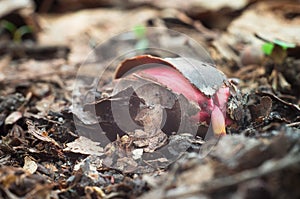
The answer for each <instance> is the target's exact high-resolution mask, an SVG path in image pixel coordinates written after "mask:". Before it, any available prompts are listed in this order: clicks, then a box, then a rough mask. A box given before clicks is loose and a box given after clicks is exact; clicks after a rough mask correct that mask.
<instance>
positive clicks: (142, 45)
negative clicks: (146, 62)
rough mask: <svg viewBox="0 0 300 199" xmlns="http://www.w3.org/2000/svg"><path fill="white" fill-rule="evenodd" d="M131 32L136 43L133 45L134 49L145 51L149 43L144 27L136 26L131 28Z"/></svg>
mask: <svg viewBox="0 0 300 199" xmlns="http://www.w3.org/2000/svg"><path fill="white" fill-rule="evenodd" d="M133 32H134V34H135V37H136V38H137V40H138V42H137V43H136V44H135V49H146V48H148V46H149V41H148V39H147V38H146V32H147V30H146V27H145V26H143V25H137V26H135V27H134V28H133Z"/></svg>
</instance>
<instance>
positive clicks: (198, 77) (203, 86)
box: [114, 55, 227, 97]
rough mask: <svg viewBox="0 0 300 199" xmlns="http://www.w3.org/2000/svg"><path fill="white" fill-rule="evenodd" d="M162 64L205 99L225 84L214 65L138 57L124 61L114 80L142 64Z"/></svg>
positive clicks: (189, 60) (146, 56)
mask: <svg viewBox="0 0 300 199" xmlns="http://www.w3.org/2000/svg"><path fill="white" fill-rule="evenodd" d="M153 63H154V64H155V63H157V64H163V65H166V66H170V67H173V68H175V69H176V70H177V71H179V72H180V73H181V74H182V75H183V76H184V77H185V78H186V79H187V80H188V81H189V82H190V83H191V84H192V85H194V86H195V87H196V88H197V89H198V90H199V91H200V92H201V93H203V94H204V95H206V96H207V97H211V96H213V95H214V94H215V93H216V92H217V91H218V90H219V88H220V87H221V86H222V85H224V83H225V82H227V78H226V76H225V74H224V73H223V72H221V71H220V70H218V69H217V68H216V67H215V66H214V65H212V64H209V63H205V62H201V61H199V60H195V59H192V58H165V59H162V58H159V57H154V56H151V55H140V56H136V57H133V58H129V59H126V60H124V61H123V62H122V63H120V65H119V66H118V67H117V69H116V71H115V76H114V78H115V79H118V78H121V77H122V76H123V75H125V74H126V73H127V72H128V71H129V70H132V69H134V67H137V66H141V65H143V64H153ZM133 72H134V70H133Z"/></svg>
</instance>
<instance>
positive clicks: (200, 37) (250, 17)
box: [0, 0, 300, 198]
mask: <svg viewBox="0 0 300 199" xmlns="http://www.w3.org/2000/svg"><path fill="white" fill-rule="evenodd" d="M5 2H6V3H7V2H8V1H5ZM24 2H25V1H24ZM138 3H139V2H138ZM138 3H137V1H135V2H132V1H129V3H128V5H134V6H132V7H130V6H129V7H127V8H126V9H124V10H122V12H123V13H120V12H119V11H118V9H115V7H114V5H113V7H111V8H97V9H96V10H97V17H96V14H95V13H96V12H95V11H90V12H89V10H86V11H85V12H78V13H79V15H85V14H86V13H88V15H90V16H94V19H95V20H94V21H97V20H99V19H100V20H99V21H98V22H99V24H100V25H99V24H98V25H97V26H95V24H92V25H90V26H91V27H92V26H93V27H95V28H91V27H89V25H86V26H82V27H81V28H80V30H79V31H73V32H72V31H70V32H72V34H71V33H70V32H69V33H70V34H69V33H68V34H66V35H63V37H62V38H63V40H64V41H63V49H67V48H70V49H71V50H73V52H75V53H72V54H71V55H69V54H68V51H62V54H60V55H59V56H56V54H55V53H54V54H52V53H50V55H49V56H47V55H45V54H43V53H45V51H44V50H45V48H40V47H39V45H42V44H43V42H45V44H46V45H49V43H47V42H46V41H47V39H43V38H48V39H49V40H48V41H52V43H53V44H55V41H57V39H58V38H56V37H55V36H53V35H56V34H54V33H53V32H49V31H45V32H44V33H43V32H38V30H37V29H36V30H34V31H36V32H34V34H36V35H38V36H39V38H41V39H40V40H39V41H38V42H37V43H36V44H35V46H34V47H33V48H32V49H33V51H34V52H35V53H37V54H34V56H28V54H26V53H25V54H23V55H22V54H18V56H15V54H14V53H11V52H5V51H4V53H5V54H7V56H10V59H7V56H6V57H2V56H1V60H2V61H3V60H4V61H3V62H2V61H1V67H0V87H1V90H0V93H1V96H0V133H1V136H2V137H1V142H0V155H1V156H0V163H1V167H0V195H1V197H2V198H71V197H74V198H193V197H197V198H224V197H227V198H257V197H258V196H259V197H262V198H299V196H300V192H299V191H298V190H299V189H298V187H297V184H299V177H298V176H299V164H300V158H299V154H300V153H299V146H300V143H299V136H300V132H299V127H300V121H299V119H300V112H299V90H298V89H297V88H298V86H299V81H298V80H299V78H298V76H297V74H298V72H297V71H298V69H299V67H298V66H299V64H298V62H299V56H298V55H297V52H298V50H299V41H298V40H297V37H296V32H297V31H296V30H297V24H298V20H299V17H298V15H297V12H298V10H299V6H298V5H296V3H295V2H284V1H278V2H266V1H259V2H251V3H250V2H249V1H243V4H239V5H236V4H235V5H232V2H231V3H228V2H226V1H220V4H211V5H210V6H208V5H205V4H206V3H203V2H202V3H201V1H197V0H196V1H193V3H191V4H189V5H186V4H184V3H182V2H178V4H174V3H170V2H169V3H170V4H173V5H174V6H173V9H174V10H175V11H176V12H170V10H168V9H166V8H167V7H166V6H165V4H164V3H159V2H156V1H153V2H148V3H147V5H150V4H151V5H152V7H151V6H150V8H149V7H144V8H143V7H138V6H137V5H139V4H138ZM249 3H250V4H249ZM62 5H63V4H57V5H56V7H55V6H54V5H52V6H53V7H51V4H48V6H50V8H53V9H54V10H55V9H58V8H59V6H62ZM84 5H85V4H84V3H82V4H81V6H84ZM191 5H197V6H191ZM220 5H221V6H220ZM222 5H223V6H224V5H225V7H227V8H230V9H227V10H226V9H225V10H224V7H222ZM135 6H137V7H138V8H136V7H135ZM44 8H45V7H44ZM73 8H74V7H73ZM157 8H159V9H157ZM195 8H201V9H195ZM279 8H280V9H279ZM31 9H32V8H31ZM135 9H137V12H136V14H128V13H130V12H132V11H134V10H135ZM21 10H22V9H21ZM143 10H144V11H145V12H144V14H141V13H143ZM220 10H223V13H222V12H218V11H220ZM12 12H16V13H17V14H18V16H21V17H23V18H26V20H25V21H26V22H25V21H22V23H25V24H22V25H26V24H27V23H28V18H27V17H26V16H24V15H22V14H20V9H19V8H18V9H17V10H15V11H12ZM31 12H34V11H33V10H31ZM108 12H114V14H113V16H114V17H115V18H124V19H126V21H131V22H139V23H143V24H144V25H145V26H147V25H151V23H152V22H153V23H152V25H153V24H154V25H157V24H158V26H160V27H168V28H174V29H177V30H183V31H186V33H187V34H191V35H196V37H195V38H196V39H197V41H198V42H200V43H205V45H206V46H207V48H208V50H209V52H210V53H211V55H212V57H213V59H214V61H215V62H216V67H217V68H218V69H221V70H222V71H223V72H224V73H225V74H226V75H227V76H228V77H229V78H230V79H229V81H230V83H234V82H235V83H236V87H237V88H238V89H236V90H235V86H233V88H231V89H232V91H231V92H232V98H231V99H230V102H229V103H228V104H227V105H228V109H229V113H228V114H229V115H230V117H231V118H234V119H235V121H236V123H234V124H232V125H231V126H228V127H227V129H226V130H227V134H228V135H226V136H223V137H221V138H219V139H218V138H212V139H210V140H204V139H203V137H202V138H201V134H199V136H195V134H193V133H191V132H195V131H194V129H193V128H194V127H193V125H189V123H188V122H184V123H185V124H187V125H186V126H184V127H182V128H183V131H182V132H181V133H179V134H172V132H173V131H174V129H175V130H176V129H177V128H178V126H176V125H174V124H176V123H177V121H178V119H182V118H177V117H176V116H178V114H180V113H179V109H178V104H179V102H180V105H184V106H185V107H186V108H185V110H188V112H187V114H186V115H185V116H184V117H183V119H185V120H186V121H187V120H188V119H187V118H189V117H190V116H191V115H193V113H195V112H197V111H198V109H197V106H195V104H194V103H192V102H190V101H189V100H188V99H186V98H185V97H184V96H182V95H178V94H175V93H173V92H172V91H170V90H166V89H165V88H164V87H163V86H162V85H160V84H156V83H155V81H152V82H151V84H149V85H146V86H145V87H144V88H143V89H147V90H148V89H149V88H151V89H149V90H151V91H153V92H160V95H162V96H167V97H163V98H162V99H161V100H160V101H157V102H156V103H155V104H154V105H152V106H147V105H149V104H147V103H148V102H149V101H153V100H155V99H153V98H151V96H152V94H151V93H148V94H147V93H143V89H140V90H138V89H136V88H135V87H134V82H139V83H140V82H145V81H146V80H145V77H135V78H126V79H123V80H122V81H127V83H126V84H120V85H123V86H124V85H130V84H132V85H133V87H130V86H125V87H119V88H118V89H119V90H118V91H115V93H110V92H109V91H107V90H105V89H104V87H102V88H101V89H102V93H101V92H100V93H99V96H101V97H100V98H98V99H97V100H96V101H94V102H91V101H90V102H89V103H87V104H86V105H85V110H74V109H72V106H71V105H72V100H71V98H72V97H70V96H71V92H72V87H71V85H72V83H73V82H74V77H75V73H74V71H75V69H76V68H77V66H76V64H78V62H77V63H76V60H77V61H78V60H82V59H81V58H82V56H81V55H82V54H85V53H82V52H86V53H88V51H89V50H90V49H89V46H88V45H87V43H89V42H90V43H91V42H92V41H93V40H95V39H96V40H97V37H95V35H97V34H98V33H99V32H101V34H103V35H106V38H107V37H108V35H110V34H108V33H116V32H115V31H116V30H117V29H118V28H119V27H121V26H122V24H125V23H126V24H128V28H129V26H132V25H137V24H131V23H129V22H128V23H127V22H124V21H123V20H121V19H120V20H119V19H111V20H113V21H115V22H116V24H120V26H118V25H115V26H116V27H111V29H110V28H109V27H110V26H109V25H108V24H106V22H105V20H104V19H107V18H105V17H104V15H107V13H108ZM99 13H103V16H102V14H99ZM174 13H175V14H174ZM180 13H181V14H180ZM98 14H99V15H98ZM39 15H40V14H39V13H37V15H36V17H37V18H39ZM141 15H142V19H141ZM220 15H221V16H224V17H225V18H224V19H226V21H222V20H220V19H221V18H218V17H217V16H220ZM3 16H4V15H3V14H2V13H0V17H1V18H2V17H3ZM63 16H66V18H63ZM99 16H101V17H102V18H101V17H99ZM120 16H123V17H120ZM124 16H126V17H124ZM166 16H167V17H166ZM5 17H6V18H7V16H4V18H5ZM8 17H11V16H8ZM48 17H49V16H48V15H47V13H46V14H43V16H42V19H43V20H46V21H47V20H50V17H49V19H48ZM98 17H99V18H98ZM106 17H107V16H106ZM29 18H31V17H29ZM54 18H56V19H53V24H54V25H53V28H59V27H60V26H55V24H56V25H57V24H60V23H61V24H63V23H65V21H67V23H69V24H76V23H73V20H75V17H74V14H73V13H63V14H61V16H56V17H54ZM112 18H113V17H112ZM128 18H132V20H128ZM39 19H40V18H39ZM101 19H103V20H102V22H101ZM136 19H140V20H136ZM217 19H218V21H217ZM30 20H32V18H31V19H30ZM30 20H29V21H30ZM43 20H42V22H40V23H41V24H42V26H45V24H46V23H45V21H43ZM60 20H61V21H60ZM257 21H259V23H257ZM158 22H159V23H158ZM173 22H176V23H173ZM212 22H215V26H214V27H213V26H212V25H211V24H212ZM216 22H218V23H216ZM250 22H251V23H250ZM156 23H157V24H156ZM89 24H90V23H89ZM224 24H227V25H228V27H225V26H224ZM48 25H49V24H48ZM51 27H52V26H50V28H51ZM212 27H213V29H211V28H212ZM224 27H225V28H224ZM73 29H76V28H74V27H73ZM82 30H84V31H82ZM57 32H58V31H57ZM236 35H239V36H236ZM257 35H258V36H259V37H261V38H263V39H265V40H267V41H271V42H274V41H278V40H280V41H283V42H286V43H291V44H293V46H295V48H291V49H289V48H288V49H286V50H284V49H281V48H279V49H277V50H276V51H274V54H273V55H272V54H270V55H264V54H261V53H259V54H255V53H257V52H260V47H261V45H262V44H263V43H264V42H265V41H264V40H262V39H260V38H258V37H257ZM24 36H25V35H24ZM28 36H29V37H27V38H29V39H30V38H34V37H35V36H34V37H32V36H33V35H31V36H30V35H28ZM51 37H52V39H51ZM79 38H80V39H79ZM155 38H164V39H165V40H166V41H168V43H170V44H171V43H172V39H171V40H170V39H169V40H167V39H166V38H167V37H155ZM24 39H25V40H26V37H24ZM70 39H71V40H74V41H75V42H74V43H72V44H70V42H69V41H70ZM164 39H157V42H158V43H160V42H162V40H164ZM2 40H5V42H6V43H7V42H14V41H12V39H11V37H10V35H8V34H7V33H6V32H5V34H4V35H2V33H1V41H2ZM39 42H40V43H39ZM174 43H175V44H174ZM179 43H180V42H178V44H176V42H173V43H172V45H174V46H176V45H177V47H178V48H180V47H182V46H183V44H182V43H180V44H179ZM82 44H85V45H82ZM162 45H166V44H165V43H164V44H162ZM56 46H61V43H59V42H58V43H57V45H56ZM65 47H66V48H65ZM14 48H15V47H14ZM27 48H28V49H30V47H28V46H26V47H23V50H24V49H25V51H26V49H27ZM174 48H175V47H174ZM6 49H7V48H6ZM15 49H17V48H15ZM21 49H22V48H21ZM53 49H54V51H53V52H59V49H60V48H53ZM39 53H42V54H43V55H45V56H43V58H45V59H46V61H41V60H39V61H38V60H33V59H36V58H37V55H39ZM76 53H77V54H76ZM53 55H54V56H53ZM76 55H78V57H77V58H76ZM274 55H278V56H280V60H277V59H276V58H274ZM67 56H69V57H70V58H71V61H70V62H68V61H67V60H65V58H66V57H67ZM278 56H276V57H278ZM20 58H21V59H20ZM31 58H32V59H31ZM119 61H123V60H119ZM74 63H75V64H74ZM2 64H3V66H2ZM91 71H93V70H91ZM85 75H86V77H82V78H83V80H84V78H86V79H89V80H90V79H91V78H93V76H92V75H90V74H85ZM147 81H148V80H147ZM102 83H104V82H102ZM100 84H101V83H100ZM137 85H138V83H137ZM112 86H113V87H114V86H115V85H112ZM106 88H108V87H106ZM83 89H85V90H86V91H89V88H88V87H86V88H83ZM101 89H100V90H101ZM108 90H109V89H108ZM90 92H93V91H90ZM128 93H130V95H128ZM128 96H129V97H128ZM78 97H80V96H78ZM81 97H82V96H81ZM126 97H127V98H126ZM166 99H168V100H166ZM164 100H165V101H164ZM112 103H113V104H116V105H117V108H118V111H120V112H119V113H122V114H121V115H122V117H119V118H112V117H111V116H112V115H111V114H110V113H112V112H114V111H115V110H111V106H110V105H111V104H112ZM128 104H131V105H132V106H131V107H132V109H131V110H130V112H129V113H128V112H126V111H125V107H126V106H127V107H128ZM92 106H96V112H97V118H92V117H91V116H90V115H88V114H87V111H89V110H91V107H92ZM165 110H167V114H169V115H171V116H172V118H173V120H172V121H170V122H169V123H165V124H161V123H160V121H161V118H163V117H164V114H166V112H164V111H165ZM72 114H74V115H76V116H77V120H78V122H79V123H80V122H81V123H82V124H81V126H80V127H79V128H78V127H77V128H76V127H75V126H74V120H73V115H72ZM124 114H125V115H126V114H127V116H128V115H129V116H130V118H134V120H135V123H131V124H130V125H124V128H125V127H126V128H125V129H126V131H120V129H117V125H116V123H115V122H116V121H122V119H129V117H128V118H125V116H124ZM98 123H100V124H101V125H102V127H103V128H107V129H108V130H106V131H109V132H111V134H110V136H111V138H110V139H106V140H107V142H101V141H102V139H101V136H100V134H101V132H97V130H96V129H97V128H95V125H96V124H98ZM125 123H126V120H125ZM128 124H129V123H128ZM170 124H173V125H170ZM124 128H122V129H124ZM205 128H206V129H205V131H206V130H207V128H209V126H206V127H205ZM80 131H82V132H87V131H88V132H89V133H90V135H91V136H92V137H93V136H95V133H97V134H98V136H99V137H98V136H97V139H99V140H93V139H92V140H89V139H87V138H84V137H82V136H79V135H78V133H79V134H82V132H80ZM166 132H169V133H166ZM106 136H107V134H105V133H104V134H103V137H106ZM202 136H203V135H202ZM88 137H89V136H88ZM183 151H184V153H182V152H183ZM170 157H172V158H173V159H172V158H170ZM170 160H172V161H170Z"/></svg>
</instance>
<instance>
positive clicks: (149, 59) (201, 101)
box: [114, 55, 232, 136]
mask: <svg viewBox="0 0 300 199" xmlns="http://www.w3.org/2000/svg"><path fill="white" fill-rule="evenodd" d="M134 75H136V76H140V77H142V78H144V79H148V80H151V81H154V82H156V83H158V84H160V85H163V86H165V87H167V88H168V89H170V90H172V92H174V93H176V94H182V95H183V96H184V97H185V98H186V99H188V100H190V101H192V102H195V103H196V104H198V106H199V112H198V113H197V114H195V115H194V116H193V119H196V120H197V121H199V122H200V123H206V124H207V125H210V124H211V127H212V130H213V132H214V134H215V135H216V136H220V135H225V134H226V130H225V127H226V125H228V124H230V123H231V122H232V120H231V119H230V118H229V116H228V115H227V111H226V110H227V102H228V100H229V97H230V89H229V83H228V80H227V78H226V76H225V74H224V73H223V72H221V71H220V70H218V69H217V68H216V67H215V66H214V65H212V64H209V63H205V62H201V61H199V60H195V59H192V58H164V59H163V58H159V57H154V56H151V55H140V56H136V57H133V58H129V59H126V60H125V61H123V62H122V63H121V64H120V65H119V66H118V67H117V69H116V71H115V76H114V78H115V79H122V78H124V77H128V76H134ZM145 92H147V91H145Z"/></svg>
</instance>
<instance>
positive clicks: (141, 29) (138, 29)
mask: <svg viewBox="0 0 300 199" xmlns="http://www.w3.org/2000/svg"><path fill="white" fill-rule="evenodd" d="M133 32H134V33H135V36H136V37H137V38H143V37H145V34H146V27H145V26H143V25H137V26H135V27H134V28H133Z"/></svg>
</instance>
